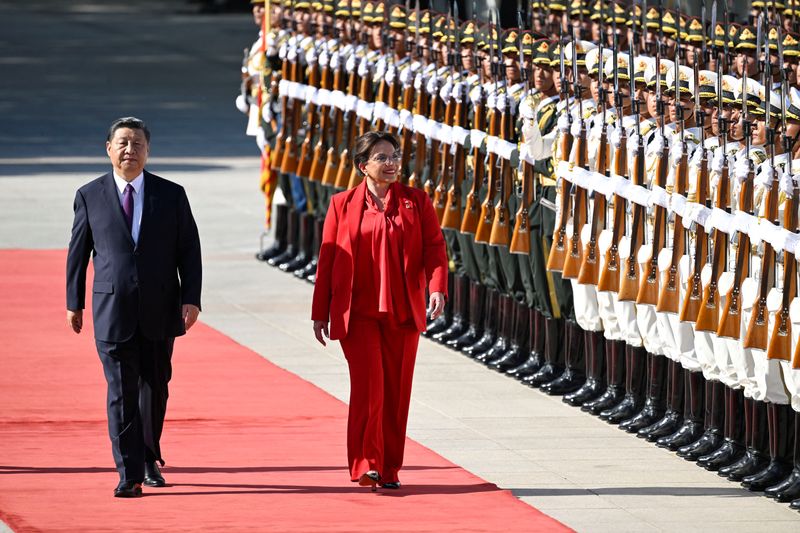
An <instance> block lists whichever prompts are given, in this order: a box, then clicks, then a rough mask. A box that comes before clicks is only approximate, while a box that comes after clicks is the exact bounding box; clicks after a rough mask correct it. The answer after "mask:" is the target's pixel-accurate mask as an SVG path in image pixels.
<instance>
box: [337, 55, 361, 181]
mask: <svg viewBox="0 0 800 533" xmlns="http://www.w3.org/2000/svg"><path fill="white" fill-rule="evenodd" d="M359 83H360V77H359V75H358V67H356V68H354V69H353V72H351V73H350V79H349V80H348V82H347V94H348V96H354V95H355V94H356V91H357V90H358V86H359ZM344 120H345V121H346V122H347V128H346V130H345V134H344V141H345V143H346V144H345V147H344V150H342V152H341V154H340V155H339V166H338V167H337V169H336V179H335V180H334V187H335V188H336V189H346V188H347V185H348V184H349V182H350V173H351V172H352V171H353V160H352V156H351V152H352V150H353V142H354V141H355V120H356V117H355V113H354V112H353V111H348V112H347V113H345V115H344Z"/></svg>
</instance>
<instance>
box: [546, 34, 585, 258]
mask: <svg viewBox="0 0 800 533" xmlns="http://www.w3.org/2000/svg"><path fill="white" fill-rule="evenodd" d="M558 47H559V57H558V68H559V79H560V80H561V87H560V89H561V91H560V104H563V106H564V107H563V112H564V113H566V114H567V120H568V121H569V128H568V129H567V131H565V132H562V133H561V137H560V139H559V147H558V148H559V152H560V153H561V160H562V161H569V154H570V151H571V150H572V143H573V140H574V139H573V138H572V112H571V110H570V105H569V83H567V69H566V66H565V65H564V28H563V26H562V27H561V35H560V36H559V44H558ZM574 70H575V69H574V68H573V71H574ZM575 90H576V92H575V98H576V99H578V98H580V94H579V86H578V85H577V84H576V85H575ZM558 188H559V191H558V194H559V197H560V198H561V205H560V209H559V215H560V216H559V218H558V221H557V222H556V228H555V232H554V233H553V245H552V246H551V247H550V254H549V255H548V257H547V270H551V271H556V272H560V271H561V270H562V269H563V268H564V260H565V259H566V255H567V216H568V215H569V210H570V194H569V182H568V181H567V180H565V179H560V180H559V183H558Z"/></svg>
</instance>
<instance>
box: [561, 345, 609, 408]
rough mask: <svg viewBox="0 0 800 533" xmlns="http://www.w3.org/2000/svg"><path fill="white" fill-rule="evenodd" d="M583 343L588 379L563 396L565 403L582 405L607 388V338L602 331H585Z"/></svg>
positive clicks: (576, 405)
mask: <svg viewBox="0 0 800 533" xmlns="http://www.w3.org/2000/svg"><path fill="white" fill-rule="evenodd" d="M583 344H584V346H585V348H586V357H585V359H586V381H584V383H583V385H582V386H581V388H579V389H578V390H576V391H575V392H572V393H570V394H567V395H565V396H564V398H562V401H563V402H564V403H568V404H570V405H573V406H575V407H580V406H581V405H583V404H585V403H586V402H590V401H592V400H594V399H595V398H598V397H599V396H600V395H601V394H603V392H605V390H606V380H605V376H606V373H605V368H604V364H605V353H604V349H605V338H604V337H603V332H602V331H584V332H583Z"/></svg>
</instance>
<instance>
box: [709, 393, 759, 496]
mask: <svg viewBox="0 0 800 533" xmlns="http://www.w3.org/2000/svg"><path fill="white" fill-rule="evenodd" d="M744 430H745V446H746V447H747V449H746V450H745V452H744V455H743V456H742V457H741V459H739V460H738V461H736V462H735V463H733V464H729V465H728V466H724V467H722V468H720V469H719V470H718V471H717V474H719V475H720V476H722V477H726V478H728V479H729V480H731V481H741V480H742V479H744V478H746V477H748V476H752V475H753V474H757V473H759V472H761V471H762V470H764V468H766V467H767V465H768V464H769V428H768V427H767V404H766V403H765V402H760V401H757V400H753V399H752V398H745V400H744Z"/></svg>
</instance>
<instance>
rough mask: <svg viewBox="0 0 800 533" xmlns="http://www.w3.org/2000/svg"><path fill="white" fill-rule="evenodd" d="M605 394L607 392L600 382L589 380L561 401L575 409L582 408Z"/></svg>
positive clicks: (593, 379)
mask: <svg viewBox="0 0 800 533" xmlns="http://www.w3.org/2000/svg"><path fill="white" fill-rule="evenodd" d="M603 392H605V387H604V386H603V383H602V382H601V381H600V380H598V379H595V378H587V379H586V381H584V382H583V385H581V387H580V388H579V389H578V390H576V391H575V392H571V393H569V394H565V395H564V397H563V398H561V401H562V402H564V403H566V404H569V405H572V406H573V407H580V406H581V405H583V404H585V403H586V402H590V401H592V400H594V399H595V398H597V397H599V396H600V395H601V394H603Z"/></svg>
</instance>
